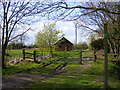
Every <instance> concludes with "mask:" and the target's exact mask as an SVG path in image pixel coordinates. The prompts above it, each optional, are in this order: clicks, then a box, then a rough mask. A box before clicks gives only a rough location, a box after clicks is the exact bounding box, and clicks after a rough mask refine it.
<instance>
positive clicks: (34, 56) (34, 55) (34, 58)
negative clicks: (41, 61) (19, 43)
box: [34, 51, 37, 62]
mask: <svg viewBox="0 0 120 90" xmlns="http://www.w3.org/2000/svg"><path fill="white" fill-rule="evenodd" d="M34 61H35V62H37V61H36V51H34Z"/></svg>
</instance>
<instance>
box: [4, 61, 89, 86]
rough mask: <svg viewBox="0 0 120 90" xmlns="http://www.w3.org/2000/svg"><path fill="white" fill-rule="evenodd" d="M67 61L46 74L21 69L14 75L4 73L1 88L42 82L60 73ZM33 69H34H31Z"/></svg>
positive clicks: (84, 65) (85, 65)
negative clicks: (21, 70)
mask: <svg viewBox="0 0 120 90" xmlns="http://www.w3.org/2000/svg"><path fill="white" fill-rule="evenodd" d="M68 63H69V62H65V63H64V64H63V65H61V66H58V67H56V68H55V69H53V70H51V71H52V72H50V73H48V74H32V73H29V72H31V71H29V72H28V71H25V72H24V71H23V72H19V73H16V74H14V75H5V76H3V77H2V81H3V84H2V88H25V87H27V86H30V85H32V84H33V83H36V82H42V81H45V80H47V79H49V78H52V77H54V76H55V75H58V74H61V73H62V71H63V69H65V67H66V66H67V64H68ZM88 66H90V65H89V64H83V67H88ZM33 71H34V70H33Z"/></svg>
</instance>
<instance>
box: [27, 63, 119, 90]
mask: <svg viewBox="0 0 120 90" xmlns="http://www.w3.org/2000/svg"><path fill="white" fill-rule="evenodd" d="M88 64H91V66H89V67H85V66H83V65H80V64H77V63H76V64H75V63H74V64H73V63H71V64H69V65H67V67H66V69H65V70H64V71H66V73H62V74H60V75H57V76H55V77H53V78H50V79H48V80H46V81H43V82H37V83H34V84H33V85H31V86H29V88H48V89H49V88H52V89H56V88H100V87H103V85H104V83H103V81H104V78H103V77H104V72H103V61H97V62H95V63H94V62H88ZM119 83H120V81H118V80H115V79H114V78H113V77H110V76H109V87H110V88H120V85H119Z"/></svg>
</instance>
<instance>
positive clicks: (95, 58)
mask: <svg viewBox="0 0 120 90" xmlns="http://www.w3.org/2000/svg"><path fill="white" fill-rule="evenodd" d="M96 60H97V55H96V51H95V50H94V62H96Z"/></svg>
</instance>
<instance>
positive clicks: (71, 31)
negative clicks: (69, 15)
mask: <svg viewBox="0 0 120 90" xmlns="http://www.w3.org/2000/svg"><path fill="white" fill-rule="evenodd" d="M45 22H47V21H42V22H37V23H34V24H33V25H32V29H33V31H29V32H28V33H27V35H28V37H29V39H26V41H25V44H33V43H34V42H35V35H36V34H37V33H38V32H39V31H40V30H42V29H43V26H44V23H45ZM51 22H52V21H51ZM56 28H57V29H59V30H60V31H62V32H63V33H64V34H65V37H66V38H67V39H68V40H70V41H71V42H72V43H75V27H74V24H73V22H72V21H57V23H56ZM77 36H78V41H77V42H78V43H79V42H86V41H87V38H88V36H89V33H88V32H87V31H85V30H83V29H81V28H80V29H78V35H77Z"/></svg>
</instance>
